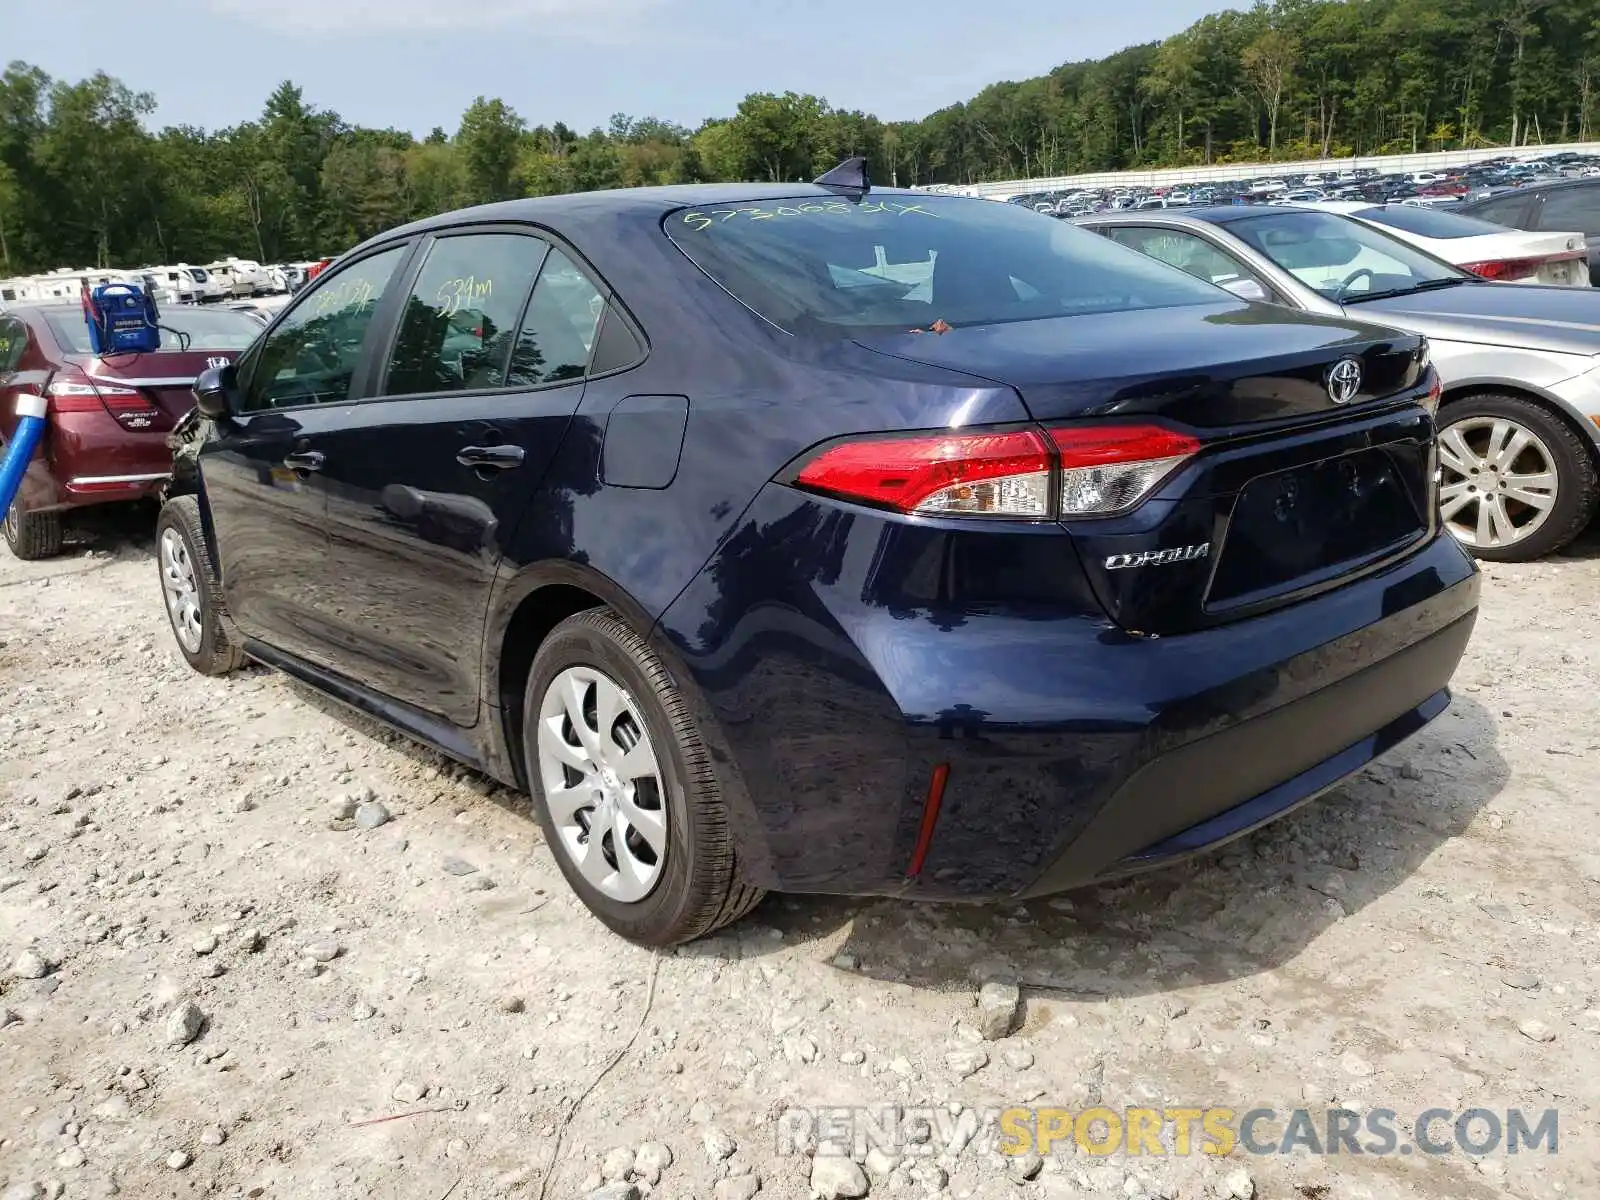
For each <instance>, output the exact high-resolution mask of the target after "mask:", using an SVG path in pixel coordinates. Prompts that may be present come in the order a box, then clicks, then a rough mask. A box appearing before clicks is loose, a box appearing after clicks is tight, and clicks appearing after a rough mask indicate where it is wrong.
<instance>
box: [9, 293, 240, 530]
mask: <svg viewBox="0 0 1600 1200" xmlns="http://www.w3.org/2000/svg"><path fill="white" fill-rule="evenodd" d="M161 326H162V329H161V348H160V349H159V350H154V351H151V352H149V353H134V354H129V353H124V354H103V355H97V354H95V353H93V352H92V351H91V350H90V348H89V328H88V325H87V324H85V322H84V317H83V309H82V308H81V307H80V306H79V305H77V304H48V305H44V304H42V305H38V306H36V307H27V306H23V307H17V308H11V309H7V310H6V311H5V312H3V313H0V445H4V443H5V442H6V441H7V440H9V438H10V437H11V434H12V432H13V431H14V430H15V428H16V420H17V417H16V407H17V406H16V399H15V397H16V395H17V393H18V392H31V393H34V394H42V395H44V396H45V397H47V399H48V413H47V417H46V426H45V434H44V437H43V439H42V440H41V441H40V443H39V449H38V450H37V451H36V452H35V454H34V458H33V461H32V462H30V463H29V464H28V470H27V473H26V474H25V475H24V476H23V479H22V486H21V488H19V489H18V491H17V498H16V500H15V501H14V502H13V503H12V505H11V508H10V509H9V510H8V511H7V512H6V514H5V527H4V531H5V540H6V545H8V546H9V547H10V548H11V553H13V554H14V555H16V556H17V557H18V558H47V557H49V556H50V555H52V554H55V553H57V552H58V551H59V550H60V549H61V544H62V535H63V515H64V514H65V513H66V512H67V511H69V510H71V509H75V508H83V507H85V506H87V505H91V504H115V503H126V502H128V501H135V500H142V499H145V498H146V497H149V496H153V495H154V494H155V493H157V492H158V491H159V490H160V489H161V485H162V484H163V483H164V482H165V481H166V478H167V476H168V475H169V474H170V473H171V470H172V450H171V448H170V447H168V445H167V434H168V433H170V432H171V430H172V427H173V426H174V425H175V424H177V422H178V421H179V420H181V419H182V418H183V416H184V415H185V414H186V413H187V412H188V411H189V410H190V409H191V408H193V407H194V396H193V395H192V394H191V391H190V389H191V388H192V386H193V384H194V379H195V376H196V375H198V374H199V373H200V372H201V371H204V370H205V369H206V368H207V367H208V366H217V365H220V364H221V363H223V362H232V361H233V360H234V359H235V358H237V357H238V355H239V353H240V351H242V350H244V349H245V347H247V346H248V345H250V343H251V342H252V341H254V340H255V337H256V335H257V334H258V333H260V332H261V322H260V320H258V319H257V318H255V317H252V316H250V315H249V314H247V313H242V312H233V311H230V310H228V309H218V308H191V307H173V308H169V309H166V310H164V311H163V312H162V313H161Z"/></svg>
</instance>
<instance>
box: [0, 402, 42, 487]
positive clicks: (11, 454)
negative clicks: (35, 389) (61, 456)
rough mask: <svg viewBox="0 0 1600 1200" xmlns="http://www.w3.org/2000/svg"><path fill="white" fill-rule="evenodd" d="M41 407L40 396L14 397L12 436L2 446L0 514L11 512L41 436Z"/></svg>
mask: <svg viewBox="0 0 1600 1200" xmlns="http://www.w3.org/2000/svg"><path fill="white" fill-rule="evenodd" d="M45 404H46V400H45V398H44V397H43V396H34V395H28V394H23V395H19V396H18V397H17V428H16V432H14V433H13V434H12V435H11V441H10V442H9V443H8V444H7V446H6V453H5V457H4V458H3V459H0V513H3V512H6V511H7V510H9V509H10V508H11V502H12V501H13V500H15V499H16V496H17V489H18V488H19V487H21V486H22V474H23V472H24V471H26V470H27V469H28V460H29V459H31V458H32V457H33V452H34V450H35V449H36V448H37V447H38V445H39V439H40V438H42V437H43V436H44V414H45Z"/></svg>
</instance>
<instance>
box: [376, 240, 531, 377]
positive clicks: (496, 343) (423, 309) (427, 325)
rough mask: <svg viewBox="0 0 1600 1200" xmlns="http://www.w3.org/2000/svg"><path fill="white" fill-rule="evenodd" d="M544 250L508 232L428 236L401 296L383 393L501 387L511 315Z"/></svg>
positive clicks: (517, 312)
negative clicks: (408, 287) (422, 258)
mask: <svg viewBox="0 0 1600 1200" xmlns="http://www.w3.org/2000/svg"><path fill="white" fill-rule="evenodd" d="M546 249H547V247H546V244H545V243H544V242H542V241H540V240H539V239H538V238H535V237H529V236H526V235H524V234H515V233H474V234H464V235H461V236H457V237H445V238H440V239H438V240H437V241H435V242H434V243H433V245H432V246H431V247H430V248H429V250H428V257H427V261H426V262H424V263H423V264H422V270H421V271H420V272H419V273H418V274H417V281H416V283H415V284H413V285H412V288H411V294H410V295H409V296H408V297H406V307H405V312H404V313H403V314H402V316H401V318H400V333H399V336H398V337H397V338H396V339H395V346H394V352H393V353H392V354H391V355H390V356H389V370H388V374H387V377H386V381H385V383H384V387H383V393H384V395H386V396H407V395H418V394H423V393H434V392H459V391H473V390H478V389H483V388H498V387H504V386H505V385H506V360H507V359H508V358H509V357H510V355H511V344H512V341H513V340H514V337H515V334H516V329H517V319H518V318H519V317H520V316H521V315H522V305H523V301H525V300H526V299H527V298H528V289H529V288H530V287H531V286H532V284H533V277H534V273H535V272H536V271H537V270H538V269H539V263H540V261H541V260H542V259H543V258H544V255H545V250H546Z"/></svg>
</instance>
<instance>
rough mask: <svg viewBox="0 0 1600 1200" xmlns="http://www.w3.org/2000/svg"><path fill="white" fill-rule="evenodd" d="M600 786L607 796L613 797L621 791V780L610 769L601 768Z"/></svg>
mask: <svg viewBox="0 0 1600 1200" xmlns="http://www.w3.org/2000/svg"><path fill="white" fill-rule="evenodd" d="M600 786H601V787H602V788H604V789H605V790H606V792H607V793H608V794H609V795H615V794H616V793H617V792H620V791H621V790H622V780H621V779H620V778H619V777H618V775H617V773H616V772H615V771H613V770H612V769H611V768H610V767H601V768H600Z"/></svg>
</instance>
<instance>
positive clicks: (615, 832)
mask: <svg viewBox="0 0 1600 1200" xmlns="http://www.w3.org/2000/svg"><path fill="white" fill-rule="evenodd" d="M523 749H524V756H525V757H524V761H525V762H526V763H527V765H528V776H529V785H530V789H531V791H532V792H533V801H534V811H535V814H536V815H537V817H538V820H539V824H540V827H541V828H542V829H543V831H544V836H545V841H546V842H547V843H548V844H549V846H550V848H551V851H552V853H553V854H554V855H555V859H556V863H557V864H558V865H559V866H560V868H561V873H562V874H563V875H564V876H566V879H567V882H568V884H570V885H571V887H572V889H573V890H574V891H575V892H577V894H578V897H579V898H580V899H581V900H582V901H583V902H584V904H585V905H587V906H588V908H589V910H590V911H591V912H593V913H594V914H595V916H597V917H599V918H600V920H601V921H603V922H604V923H605V924H606V925H608V926H609V927H610V928H611V929H612V930H613V931H615V932H616V933H619V934H621V935H622V936H623V937H625V938H628V939H629V940H630V941H634V942H638V943H640V944H642V945H647V946H670V945H675V944H677V943H680V942H686V941H690V940H691V939H693V938H697V937H700V936H702V935H704V934H707V933H710V932H711V931H712V930H714V929H716V928H718V927H719V926H721V925H725V924H727V923H728V922H730V921H734V920H737V919H738V918H739V917H741V916H743V915H744V914H745V913H747V912H749V911H750V909H752V908H754V907H755V905H756V903H757V902H758V901H759V900H760V899H761V896H762V892H761V890H760V889H759V888H753V887H748V886H746V885H745V884H744V883H743V882H742V881H741V879H740V877H739V865H738V862H737V859H736V856H735V852H734V846H733V841H732V838H731V836H730V834H729V830H728V816H727V809H726V807H725V804H724V800H723V797H722V792H721V788H720V786H719V784H718V780H717V775H716V772H715V770H714V769H713V767H712V764H711V758H710V755H709V754H708V753H707V751H706V747H705V745H704V743H703V742H702V741H701V739H700V735H699V732H698V731H697V729H696V728H695V723H694V719H693V717H692V716H691V714H690V712H689V708H688V705H687V704H686V703H685V701H684V697H683V695H682V694H681V693H680V692H679V690H678V689H677V687H676V686H675V685H674V683H673V682H672V679H671V677H670V675H669V674H668V673H667V671H666V669H665V668H664V667H663V666H662V664H661V661H660V659H659V658H657V656H656V655H655V653H654V651H652V650H651V649H650V647H649V645H648V644H646V642H645V641H644V639H643V638H641V637H640V636H639V635H638V634H637V633H636V632H634V630H633V629H631V628H630V627H629V626H628V625H627V623H626V622H624V621H623V620H622V619H621V618H620V617H618V616H617V615H616V614H615V613H613V612H612V611H610V610H609V609H604V608H596V609H590V610H588V611H586V612H581V613H578V614H576V615H575V616H572V617H569V618H567V619H566V620H565V621H563V622H562V623H561V624H560V625H558V626H556V628H555V629H554V630H553V631H552V632H551V634H550V636H549V637H548V638H546V639H545V641H544V643H543V645H541V646H540V647H539V652H538V654H537V655H536V656H535V658H534V662H533V669H532V671H531V673H530V674H529V677H528V686H527V692H526V695H525V698H524V703H523Z"/></svg>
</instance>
